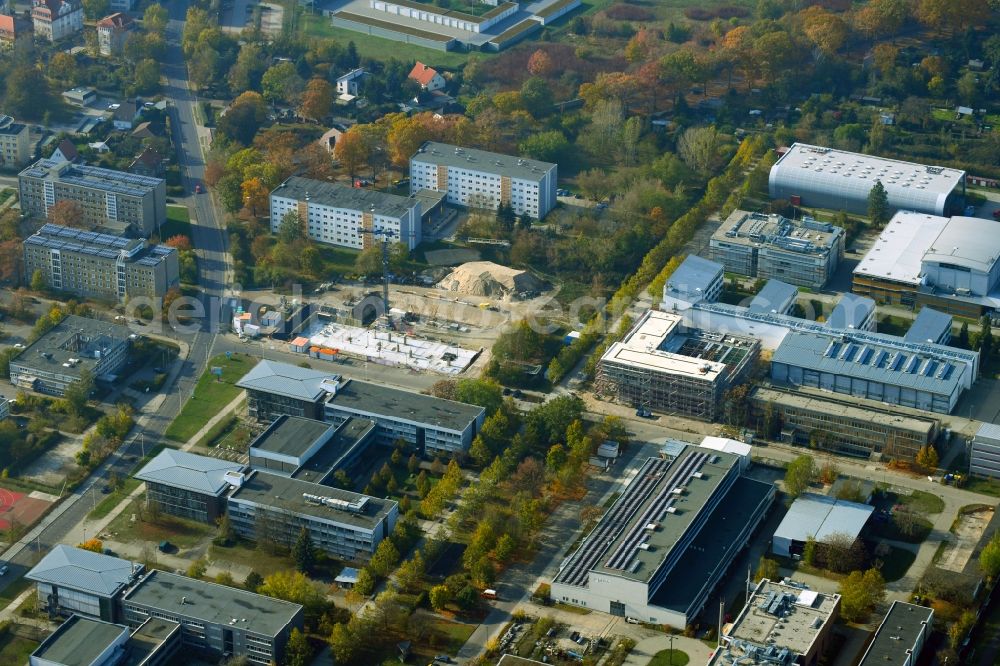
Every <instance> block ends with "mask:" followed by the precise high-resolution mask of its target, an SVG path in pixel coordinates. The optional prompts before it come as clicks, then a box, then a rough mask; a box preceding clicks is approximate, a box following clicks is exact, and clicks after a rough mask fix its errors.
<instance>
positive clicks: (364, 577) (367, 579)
mask: <svg viewBox="0 0 1000 666" xmlns="http://www.w3.org/2000/svg"><path fill="white" fill-rule="evenodd" d="M354 591H355V592H356V593H358V594H360V595H361V596H363V597H367V596H368V595H369V594H371V593H372V592H374V591H375V576H373V575H372V572H371V571H369V570H368V567H363V568H361V569H359V570H358V581H357V582H356V583H355V584H354Z"/></svg>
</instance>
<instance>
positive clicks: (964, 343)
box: [955, 321, 970, 349]
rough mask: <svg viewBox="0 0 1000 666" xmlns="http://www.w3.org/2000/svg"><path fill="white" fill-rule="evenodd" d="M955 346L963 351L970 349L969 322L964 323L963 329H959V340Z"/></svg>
mask: <svg viewBox="0 0 1000 666" xmlns="http://www.w3.org/2000/svg"><path fill="white" fill-rule="evenodd" d="M955 346H956V347H961V348H962V349H969V348H970V346H969V322H967V321H963V322H962V327H961V328H959V329H958V339H957V340H955Z"/></svg>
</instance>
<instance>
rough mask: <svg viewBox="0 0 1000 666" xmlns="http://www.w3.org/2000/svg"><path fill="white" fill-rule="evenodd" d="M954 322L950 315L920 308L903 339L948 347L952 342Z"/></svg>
mask: <svg viewBox="0 0 1000 666" xmlns="http://www.w3.org/2000/svg"><path fill="white" fill-rule="evenodd" d="M952 322H953V320H952V317H951V315H949V314H945V313H943V312H938V311H937V310H934V309H932V308H928V307H923V308H920V312H918V313H917V318H916V319H914V320H913V323H912V324H910V328H909V329H907V331H906V335H904V336H903V339H904V340H906V341H907V342H918V343H922V342H927V343H930V344H936V345H946V344H948V343H950V342H951V326H952Z"/></svg>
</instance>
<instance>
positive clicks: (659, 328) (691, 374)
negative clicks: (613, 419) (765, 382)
mask: <svg viewBox="0 0 1000 666" xmlns="http://www.w3.org/2000/svg"><path fill="white" fill-rule="evenodd" d="M682 319H683V318H682V316H681V315H679V314H674V313H672V312H658V311H655V310H650V311H649V312H647V313H646V314H645V315H644V316H643V317H642V319H640V320H639V322H638V323H637V324H636V325H635V327H633V328H632V330H631V331H629V333H628V334H627V335H626V336H625V337H624V338H623V339H622V340H620V341H618V342H615V343H614V344H612V345H611V346H610V347H609V348H608V350H607V351H606V352H605V353H604V355H603V356H602V357H601V360H600V362H599V363H598V365H597V379H596V382H595V388H596V390H597V392H598V393H599V394H602V395H605V396H610V397H613V398H614V399H616V400H618V401H619V402H622V403H625V404H628V405H631V406H633V407H640V408H645V409H651V410H656V411H662V412H667V413H673V414H682V415H684V416H689V417H691V418H696V419H701V420H704V421H714V420H716V419H717V418H718V416H719V414H720V411H719V410H720V409H721V402H722V395H723V393H725V392H726V391H727V390H729V388H730V387H732V386H734V385H736V384H738V383H739V382H740V381H741V380H742V379H743V377H744V376H745V375H746V373H747V371H748V370H749V368H751V367H752V366H753V362H754V360H755V359H756V358H757V354H758V352H759V350H760V345H759V344H758V342H757V341H756V340H754V339H752V338H746V337H740V336H736V335H728V334H717V333H709V332H706V331H701V330H698V329H690V328H686V327H685V326H683V325H682V324H681V321H682Z"/></svg>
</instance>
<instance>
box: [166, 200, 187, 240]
mask: <svg viewBox="0 0 1000 666" xmlns="http://www.w3.org/2000/svg"><path fill="white" fill-rule="evenodd" d="M177 235H181V236H187V237H188V238H191V214H190V212H189V211H188V209H187V206H167V221H166V222H164V223H163V225H162V226H161V227H160V238H161V239H163V240H166V239H168V238H170V237H171V236H177Z"/></svg>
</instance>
